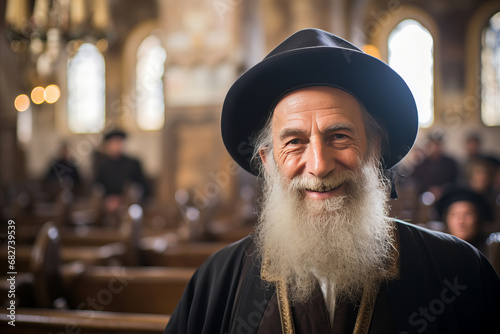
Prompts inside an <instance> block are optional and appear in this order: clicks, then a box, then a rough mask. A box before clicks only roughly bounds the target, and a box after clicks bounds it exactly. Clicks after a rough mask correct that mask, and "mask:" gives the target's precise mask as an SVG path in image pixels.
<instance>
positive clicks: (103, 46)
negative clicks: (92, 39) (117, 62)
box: [95, 38, 108, 52]
mask: <svg viewBox="0 0 500 334" xmlns="http://www.w3.org/2000/svg"><path fill="white" fill-rule="evenodd" d="M95 46H97V48H98V49H99V51H101V52H104V51H106V50H107V49H108V41H107V40H106V39H104V38H101V39H100V40H98V41H97V43H96V44H95Z"/></svg>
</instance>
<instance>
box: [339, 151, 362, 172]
mask: <svg viewBox="0 0 500 334" xmlns="http://www.w3.org/2000/svg"><path fill="white" fill-rule="evenodd" d="M332 157H333V158H334V159H335V160H337V162H338V163H340V164H342V165H343V166H344V167H345V168H346V169H349V170H355V169H357V168H359V167H360V165H361V155H360V153H359V152H358V151H357V150H354V149H346V150H341V151H336V152H334V153H333V155H332Z"/></svg>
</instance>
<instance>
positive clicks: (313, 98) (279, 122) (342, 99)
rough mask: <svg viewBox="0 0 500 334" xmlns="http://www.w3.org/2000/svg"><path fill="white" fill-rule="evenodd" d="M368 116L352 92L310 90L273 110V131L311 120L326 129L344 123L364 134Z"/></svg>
mask: <svg viewBox="0 0 500 334" xmlns="http://www.w3.org/2000/svg"><path fill="white" fill-rule="evenodd" d="M366 117H367V113H366V111H365V108H364V107H363V105H362V104H361V103H360V102H359V101H358V100H357V99H356V98H355V97H354V96H353V95H352V94H350V93H349V92H347V91H345V90H342V89H339V88H336V87H330V86H311V87H305V88H301V89H297V90H294V91H292V92H289V93H287V94H286V95H284V96H283V97H282V98H281V99H280V100H279V101H278V103H277V104H276V106H275V107H274V110H273V111H272V116H271V119H270V121H271V122H272V123H273V125H272V126H273V127H279V126H283V125H284V124H287V125H290V124H293V125H296V126H297V125H301V123H304V122H305V123H307V122H308V121H311V119H312V118H314V120H316V121H317V122H323V123H324V124H323V125H326V126H329V125H330V124H328V122H329V121H334V120H335V121H337V122H344V123H346V124H350V125H351V126H353V127H356V130H358V131H363V130H364V124H365V123H366V121H365V118H366Z"/></svg>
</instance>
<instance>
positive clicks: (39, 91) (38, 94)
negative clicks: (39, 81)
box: [31, 86, 45, 104]
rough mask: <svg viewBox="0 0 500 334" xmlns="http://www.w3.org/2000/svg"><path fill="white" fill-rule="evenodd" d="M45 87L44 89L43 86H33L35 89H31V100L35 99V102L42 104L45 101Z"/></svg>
mask: <svg viewBox="0 0 500 334" xmlns="http://www.w3.org/2000/svg"><path fill="white" fill-rule="evenodd" d="M44 95H45V89H43V87H40V86H38V87H35V88H33V90H32V91H31V101H33V103H35V104H41V103H43V101H45V97H44Z"/></svg>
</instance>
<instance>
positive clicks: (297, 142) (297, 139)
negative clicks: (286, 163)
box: [287, 138, 300, 145]
mask: <svg viewBox="0 0 500 334" xmlns="http://www.w3.org/2000/svg"><path fill="white" fill-rule="evenodd" d="M299 144H300V139H299V138H294V139H292V140H290V141H289V142H288V143H287V145H299Z"/></svg>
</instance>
